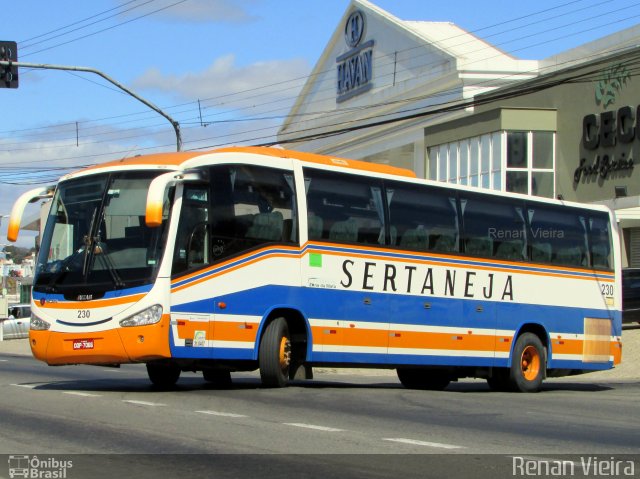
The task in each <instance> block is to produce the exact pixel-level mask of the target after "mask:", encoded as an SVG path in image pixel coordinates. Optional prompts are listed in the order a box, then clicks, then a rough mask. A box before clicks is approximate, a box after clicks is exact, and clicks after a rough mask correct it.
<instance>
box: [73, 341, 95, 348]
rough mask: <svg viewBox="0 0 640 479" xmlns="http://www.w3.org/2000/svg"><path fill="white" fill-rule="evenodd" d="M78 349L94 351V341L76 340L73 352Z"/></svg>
mask: <svg viewBox="0 0 640 479" xmlns="http://www.w3.org/2000/svg"><path fill="white" fill-rule="evenodd" d="M78 349H93V339H74V340H73V350H74V351H77V350H78Z"/></svg>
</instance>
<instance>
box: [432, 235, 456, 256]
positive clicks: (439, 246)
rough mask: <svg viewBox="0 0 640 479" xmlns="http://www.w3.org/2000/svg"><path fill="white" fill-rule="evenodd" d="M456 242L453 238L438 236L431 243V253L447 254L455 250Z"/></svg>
mask: <svg viewBox="0 0 640 479" xmlns="http://www.w3.org/2000/svg"><path fill="white" fill-rule="evenodd" d="M455 245H456V241H455V238H454V237H453V236H449V235H446V234H441V235H438V237H437V238H436V239H435V241H434V242H433V251H439V252H441V253H447V252H449V251H454V250H455Z"/></svg>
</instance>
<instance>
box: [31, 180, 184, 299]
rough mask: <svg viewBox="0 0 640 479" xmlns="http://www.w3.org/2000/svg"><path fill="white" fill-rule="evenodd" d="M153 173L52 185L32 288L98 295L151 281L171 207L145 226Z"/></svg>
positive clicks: (167, 202)
mask: <svg viewBox="0 0 640 479" xmlns="http://www.w3.org/2000/svg"><path fill="white" fill-rule="evenodd" d="M158 174H159V173H158V172H145V171H138V172H121V173H112V174H102V175H91V176H84V177H81V178H78V179H73V180H69V181H66V182H62V183H60V184H59V185H58V188H57V191H56V194H55V196H54V197H53V200H52V205H51V209H50V211H49V217H48V219H47V223H46V227H45V231H44V234H43V238H42V243H41V249H40V253H39V256H38V262H37V266H36V275H35V280H34V290H36V291H40V292H48V293H60V294H65V295H66V294H67V293H69V294H76V293H78V292H80V291H81V292H83V293H85V294H88V293H93V294H96V293H104V292H106V291H112V290H116V289H123V288H129V287H133V286H141V285H144V284H149V283H151V282H153V281H154V280H155V277H156V274H157V270H158V267H159V266H160V260H161V255H162V251H163V246H164V239H165V238H164V236H165V231H166V229H167V228H166V225H167V222H168V217H169V211H170V206H171V195H170V191H172V190H168V192H167V193H166V194H165V195H166V196H165V200H164V202H163V204H164V206H163V222H162V226H160V227H159V228H149V227H147V226H146V225H145V211H144V208H145V204H146V194H147V190H148V189H149V185H150V183H151V181H152V180H153V178H155V177H156V176H157V175H158Z"/></svg>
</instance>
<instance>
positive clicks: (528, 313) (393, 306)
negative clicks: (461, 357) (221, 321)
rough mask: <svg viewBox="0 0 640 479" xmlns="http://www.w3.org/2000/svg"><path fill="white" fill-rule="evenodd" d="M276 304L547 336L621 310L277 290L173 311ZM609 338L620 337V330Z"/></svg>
mask: <svg viewBox="0 0 640 479" xmlns="http://www.w3.org/2000/svg"><path fill="white" fill-rule="evenodd" d="M365 297H366V298H369V299H370V300H371V304H370V305H365V304H364V299H365ZM218 301H221V302H224V303H226V308H225V309H224V310H214V305H215V303H216V302H218ZM425 303H429V309H425ZM276 305H279V307H291V308H294V309H297V310H299V311H301V312H302V313H303V314H304V315H305V316H306V317H307V318H314V319H335V320H345V321H347V320H352V321H361V322H373V323H380V322H383V323H386V322H392V323H396V324H407V325H428V326H449V327H459V328H490V329H494V328H495V329H507V330H517V329H518V327H519V325H522V324H524V323H538V324H540V325H542V326H543V327H545V329H546V330H547V331H548V332H553V333H564V334H575V333H578V332H581V331H582V329H583V323H584V318H585V317H593V318H607V319H613V320H614V323H613V324H617V323H618V321H617V320H618V319H619V318H620V317H621V313H620V312H619V311H611V310H606V309H590V308H580V307H568V306H547V305H538V304H523V303H508V302H499V301H488V300H465V299H458V298H441V297H431V296H410V295H402V294H390V293H376V292H372V291H370V292H366V293H364V292H361V291H348V290H326V289H320V288H307V287H290V286H275V285H271V286H262V287H258V288H254V289H249V290H245V291H240V292H237V293H232V294H228V295H223V296H219V297H216V298H215V300H213V299H212V300H202V301H195V302H189V303H182V304H179V305H175V306H173V307H172V311H179V312H190V313H203V314H211V313H214V312H215V313H216V314H219V315H225V314H233V315H247V316H260V317H262V316H264V315H265V313H266V312H268V311H270V310H272V309H273V308H274V306H276ZM376 305H380V306H379V307H378V306H376ZM476 305H482V306H483V307H484V311H483V312H482V313H477V312H476V311H475V306H476ZM419 318H424V320H420V319H419ZM612 333H613V334H615V335H618V334H619V331H613V332H612Z"/></svg>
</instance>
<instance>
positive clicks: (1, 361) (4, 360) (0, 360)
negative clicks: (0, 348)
mask: <svg viewBox="0 0 640 479" xmlns="http://www.w3.org/2000/svg"><path fill="white" fill-rule="evenodd" d="M8 362H9V360H8V359H0V363H8Z"/></svg>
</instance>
